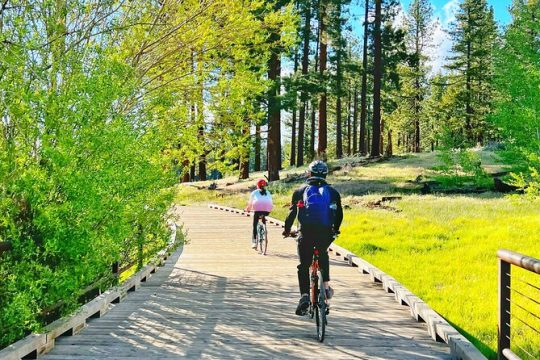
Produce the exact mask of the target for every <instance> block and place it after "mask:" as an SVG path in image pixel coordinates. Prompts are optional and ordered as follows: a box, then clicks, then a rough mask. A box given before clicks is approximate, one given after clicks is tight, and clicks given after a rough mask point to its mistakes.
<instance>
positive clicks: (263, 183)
mask: <svg viewBox="0 0 540 360" xmlns="http://www.w3.org/2000/svg"><path fill="white" fill-rule="evenodd" d="M263 186H268V183H267V182H266V180H264V179H259V180H257V189H260V188H262V187H263Z"/></svg>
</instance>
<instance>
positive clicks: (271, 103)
mask: <svg viewBox="0 0 540 360" xmlns="http://www.w3.org/2000/svg"><path fill="white" fill-rule="evenodd" d="M273 37H274V41H273V42H277V41H278V39H279V35H277V34H274V35H273ZM268 65H269V66H268V79H269V80H271V81H272V86H271V89H270V92H269V96H268V180H269V181H275V180H279V170H280V168H281V111H280V109H281V104H280V100H279V93H280V73H281V59H280V53H279V50H278V49H273V51H272V54H271V56H270V60H269V64H268Z"/></svg>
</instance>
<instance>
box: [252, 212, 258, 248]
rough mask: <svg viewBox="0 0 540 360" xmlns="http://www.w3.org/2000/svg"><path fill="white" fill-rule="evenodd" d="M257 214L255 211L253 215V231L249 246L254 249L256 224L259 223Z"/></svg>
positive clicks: (255, 244)
mask: <svg viewBox="0 0 540 360" xmlns="http://www.w3.org/2000/svg"><path fill="white" fill-rule="evenodd" d="M259 214H260V213H259V212H258V211H255V212H254V213H253V231H252V235H251V246H252V247H256V246H257V223H258V222H259Z"/></svg>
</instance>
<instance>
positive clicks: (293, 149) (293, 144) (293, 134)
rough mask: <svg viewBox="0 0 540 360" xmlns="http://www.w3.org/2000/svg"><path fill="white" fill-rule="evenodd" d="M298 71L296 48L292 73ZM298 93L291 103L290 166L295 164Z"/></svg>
mask: <svg viewBox="0 0 540 360" xmlns="http://www.w3.org/2000/svg"><path fill="white" fill-rule="evenodd" d="M297 71H298V49H296V50H295V53H294V73H295V74H296V73H297ZM297 95H298V93H295V94H294V105H293V111H292V125H291V155H290V161H289V164H290V165H291V166H294V165H296V113H297V110H296V106H297V105H298V98H297Z"/></svg>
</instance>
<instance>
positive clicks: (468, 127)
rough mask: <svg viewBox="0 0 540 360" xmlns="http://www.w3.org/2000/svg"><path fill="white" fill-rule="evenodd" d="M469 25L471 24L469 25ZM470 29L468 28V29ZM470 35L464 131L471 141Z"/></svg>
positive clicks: (469, 14)
mask: <svg viewBox="0 0 540 360" xmlns="http://www.w3.org/2000/svg"><path fill="white" fill-rule="evenodd" d="M467 21H469V22H470V21H471V8H470V7H468V8H467ZM469 26H471V25H469ZM469 31H470V30H469ZM471 42H472V41H471V39H470V37H469V38H468V40H467V83H466V89H467V96H466V106H465V117H466V121H465V131H466V137H467V140H468V141H471V140H472V139H473V134H472V114H473V109H472V106H471V102H472V99H471V92H472V84H471V82H472V79H471V56H472V54H471V52H472V49H471V47H472V44H471Z"/></svg>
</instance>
